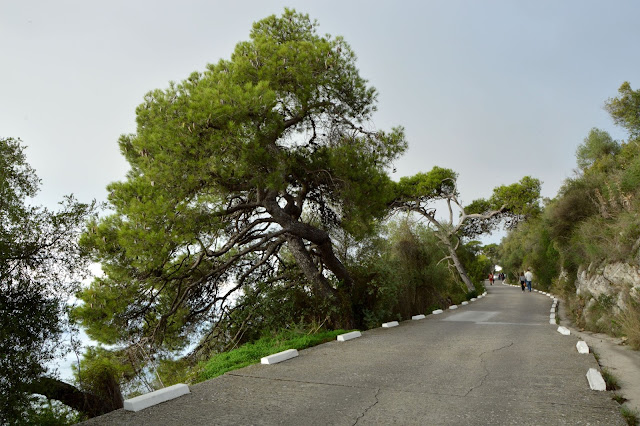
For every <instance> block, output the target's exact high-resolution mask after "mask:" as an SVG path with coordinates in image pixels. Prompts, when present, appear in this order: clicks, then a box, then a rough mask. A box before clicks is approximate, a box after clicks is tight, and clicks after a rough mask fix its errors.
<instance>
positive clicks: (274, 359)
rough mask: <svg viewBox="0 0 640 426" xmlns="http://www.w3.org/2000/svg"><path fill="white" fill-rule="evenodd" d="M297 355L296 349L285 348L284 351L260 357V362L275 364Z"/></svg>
mask: <svg viewBox="0 0 640 426" xmlns="http://www.w3.org/2000/svg"><path fill="white" fill-rule="evenodd" d="M297 356H298V350H297V349H287V350H286V351H282V352H278V353H277V354H273V355H269V356H265V357H263V358H260V363H262V364H277V363H279V362H282V361H286V360H288V359H291V358H295V357H297Z"/></svg>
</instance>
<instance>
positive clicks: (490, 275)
mask: <svg viewBox="0 0 640 426" xmlns="http://www.w3.org/2000/svg"><path fill="white" fill-rule="evenodd" d="M489 284H491V285H493V274H492V273H491V272H489Z"/></svg>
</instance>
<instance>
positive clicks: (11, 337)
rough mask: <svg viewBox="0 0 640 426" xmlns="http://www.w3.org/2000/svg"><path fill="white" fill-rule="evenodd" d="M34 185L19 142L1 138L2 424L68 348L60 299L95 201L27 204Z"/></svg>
mask: <svg viewBox="0 0 640 426" xmlns="http://www.w3.org/2000/svg"><path fill="white" fill-rule="evenodd" d="M39 183H40V181H39V179H38V178H37V176H36V174H35V171H34V170H33V169H32V168H31V167H30V166H29V164H28V163H27V162H26V156H25V154H24V148H23V146H22V144H21V141H20V140H17V139H12V138H0V354H1V355H0V423H2V422H5V421H13V420H15V419H17V418H21V417H22V415H23V412H24V411H25V410H27V409H29V408H28V407H29V406H30V398H29V386H30V385H31V383H32V382H34V381H35V380H37V379H38V378H39V377H40V376H42V375H43V374H45V373H46V372H47V367H46V364H47V363H48V362H49V361H51V360H52V359H54V358H56V357H57V356H58V355H59V354H61V353H62V352H64V351H65V350H68V349H69V348H66V347H64V345H62V344H61V343H60V340H61V339H60V337H61V335H62V333H63V331H64V330H65V329H66V328H67V327H68V324H67V323H66V319H65V318H66V305H65V303H66V300H67V298H68V297H69V296H70V295H71V294H73V291H75V289H76V288H77V287H78V285H79V281H80V280H81V278H82V277H83V274H84V272H85V267H86V265H87V261H86V258H84V257H83V253H82V252H81V251H80V250H79V248H78V247H77V245H76V236H77V234H78V231H79V228H80V227H81V226H83V224H84V222H85V220H86V218H87V217H88V216H89V215H90V213H91V212H92V210H93V208H94V206H93V205H86V204H80V203H77V202H76V201H75V200H74V199H73V198H72V197H67V198H66V199H65V201H64V202H62V203H61V209H60V211H58V212H51V211H49V210H47V209H44V208H40V207H32V206H29V205H27V198H29V197H33V196H34V195H35V194H36V193H37V191H38V186H39Z"/></svg>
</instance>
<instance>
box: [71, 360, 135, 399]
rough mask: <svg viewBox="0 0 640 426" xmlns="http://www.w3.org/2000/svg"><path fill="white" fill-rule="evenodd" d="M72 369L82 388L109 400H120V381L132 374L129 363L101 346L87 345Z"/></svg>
mask: <svg viewBox="0 0 640 426" xmlns="http://www.w3.org/2000/svg"><path fill="white" fill-rule="evenodd" d="M73 371H74V374H75V376H76V380H77V381H78V383H79V384H80V385H81V387H82V389H83V390H85V391H86V392H90V393H91V394H93V395H97V396H99V397H101V398H102V399H105V400H109V401H113V400H116V401H117V400H120V401H122V392H121V390H120V383H121V382H122V381H123V378H124V377H125V376H129V377H131V376H133V374H134V372H133V370H132V366H131V365H130V364H125V363H123V362H122V361H121V360H120V359H118V356H117V354H116V353H115V352H114V351H109V350H107V349H104V348H101V347H97V348H91V347H89V348H88V349H87V350H86V351H85V353H84V354H83V356H82V359H81V360H80V365H79V366H76V365H74V366H73Z"/></svg>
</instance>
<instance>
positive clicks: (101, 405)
mask: <svg viewBox="0 0 640 426" xmlns="http://www.w3.org/2000/svg"><path fill="white" fill-rule="evenodd" d="M116 387H117V392H111V393H112V398H111V399H110V400H107V399H105V398H101V397H99V396H97V395H94V394H92V393H89V392H83V391H81V390H80V389H78V388H76V387H75V386H72V385H70V384H69V383H65V382H63V381H60V380H57V379H54V378H51V377H41V378H40V379H38V380H36V381H34V382H33V383H31V384H30V385H29V388H28V390H29V392H31V393H37V394H39V395H44V396H46V397H47V398H49V399H55V400H57V401H60V402H62V403H63V404H65V405H67V406H69V407H71V408H73V409H75V410H78V411H80V412H81V413H85V414H86V415H88V416H89V417H96V416H100V415H102V414H105V413H108V412H110V411H113V410H117V409H118V408H122V407H123V406H124V401H123V399H122V394H121V393H120V388H119V386H118V385H117V383H116Z"/></svg>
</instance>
